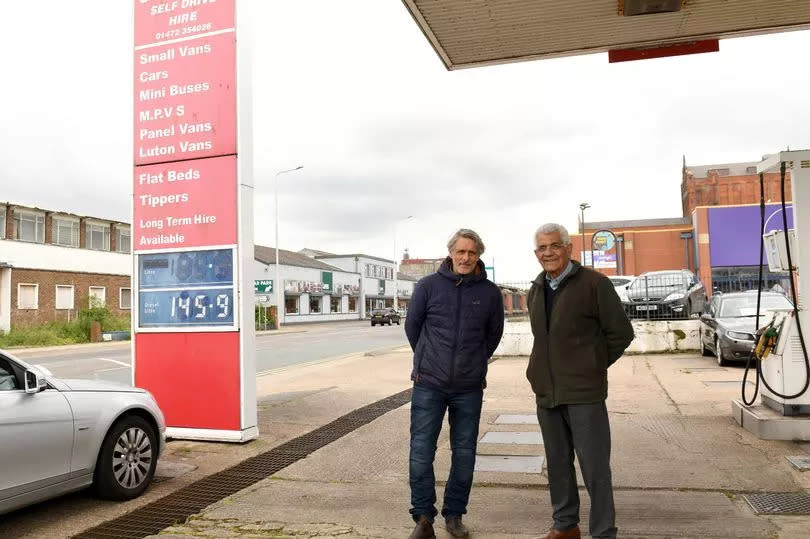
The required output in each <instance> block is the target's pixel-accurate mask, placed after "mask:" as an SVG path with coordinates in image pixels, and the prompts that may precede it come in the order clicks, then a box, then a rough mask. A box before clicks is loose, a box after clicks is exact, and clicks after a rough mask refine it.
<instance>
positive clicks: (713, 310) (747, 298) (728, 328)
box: [700, 291, 793, 366]
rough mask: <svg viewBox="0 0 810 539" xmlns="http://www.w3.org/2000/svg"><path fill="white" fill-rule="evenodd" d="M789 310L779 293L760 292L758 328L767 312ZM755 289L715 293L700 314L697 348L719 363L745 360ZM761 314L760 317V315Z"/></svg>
mask: <svg viewBox="0 0 810 539" xmlns="http://www.w3.org/2000/svg"><path fill="white" fill-rule="evenodd" d="M783 309H791V310H792V309H793V304H792V303H791V302H790V300H788V299H787V298H786V297H785V296H783V295H782V294H779V293H776V292H763V293H762V299H761V304H760V316H761V318H760V321H759V322H760V327H763V326H765V325H766V324H767V323H768V322H769V321H770V315H769V312H770V311H774V310H783ZM756 314H757V292H756V291H751V292H733V293H731V294H716V295H715V296H713V297H712V301H711V302H710V303H709V306H708V308H707V309H706V312H705V313H703V315H702V316H701V317H700V351H701V352H702V353H703V355H704V356H708V355H714V356H715V357H717V363H718V364H719V365H721V366H723V365H727V364H728V363H729V362H731V361H747V360H748V356H750V355H751V350H752V349H753V348H754V343H755V342H756V337H755V335H756V332H757V329H759V328H757V327H755V326H756ZM762 315H764V316H762Z"/></svg>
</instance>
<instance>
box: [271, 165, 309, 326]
mask: <svg viewBox="0 0 810 539" xmlns="http://www.w3.org/2000/svg"><path fill="white" fill-rule="evenodd" d="M302 168H304V165H298V166H297V167H295V168H291V169H287V170H281V171H279V172H276V175H275V177H274V179H273V183H274V184H275V188H276V196H275V199H276V249H275V251H276V280H275V282H274V283H273V289H274V290H275V291H276V329H280V328H281V312H282V309H284V305H282V304H281V297H282V296H281V289H282V288H283V287H282V286H281V279H280V278H279V268H278V177H279V175H281V174H286V173H287V172H295V171H296V170H301V169H302Z"/></svg>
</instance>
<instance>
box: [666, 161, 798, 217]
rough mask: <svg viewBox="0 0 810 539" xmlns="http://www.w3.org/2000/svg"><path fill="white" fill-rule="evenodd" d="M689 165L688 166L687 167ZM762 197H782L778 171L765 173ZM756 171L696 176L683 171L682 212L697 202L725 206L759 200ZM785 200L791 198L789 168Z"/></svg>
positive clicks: (773, 198) (687, 210)
mask: <svg viewBox="0 0 810 539" xmlns="http://www.w3.org/2000/svg"><path fill="white" fill-rule="evenodd" d="M687 168H688V167H687ZM764 179H765V199H766V200H782V195H781V193H780V183H781V179H780V174H779V173H778V172H777V173H767V174H765V177H764ZM759 196H760V190H759V175H757V174H747V175H741V176H739V175H738V176H719V175H717V174H712V175H710V176H709V177H706V178H695V177H693V176H692V175H691V174H690V173H688V172H684V177H683V181H682V183H681V198H682V205H683V215H684V217H687V216H689V215H691V214H692V211H693V210H694V209H695V208H697V207H698V206H728V205H732V204H758V203H759ZM785 200H786V201H790V200H791V189H790V171H787V172H786V173H785Z"/></svg>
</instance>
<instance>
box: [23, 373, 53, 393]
mask: <svg viewBox="0 0 810 539" xmlns="http://www.w3.org/2000/svg"><path fill="white" fill-rule="evenodd" d="M47 386H48V383H47V382H46V381H45V379H44V378H40V376H39V374H37V373H35V372H34V371H25V392H26V393H39V392H40V391H42V390H43V389H45V388H46V387H47Z"/></svg>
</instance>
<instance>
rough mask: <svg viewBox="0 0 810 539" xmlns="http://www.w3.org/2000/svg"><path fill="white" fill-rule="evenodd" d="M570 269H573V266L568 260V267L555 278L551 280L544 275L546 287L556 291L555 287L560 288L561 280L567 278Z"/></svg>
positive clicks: (547, 275)
mask: <svg viewBox="0 0 810 539" xmlns="http://www.w3.org/2000/svg"><path fill="white" fill-rule="evenodd" d="M572 269H574V264H573V263H572V262H571V261H570V260H569V261H568V265H567V266H566V267H565V269H564V270H563V272H562V273H560V274H559V275H558V276H557V277H554V278H552V277H551V275H549V274H548V273H546V281H548V285H549V286H550V287H551V289H552V290H557V287H558V286H560V283H561V282H562V280H563V279H565V278H566V277H568V274H569V273H571V270H572Z"/></svg>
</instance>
